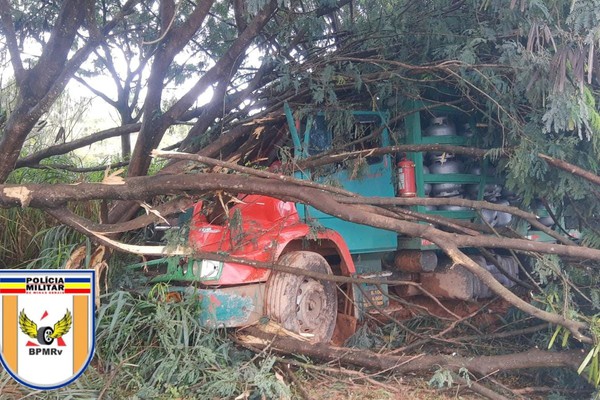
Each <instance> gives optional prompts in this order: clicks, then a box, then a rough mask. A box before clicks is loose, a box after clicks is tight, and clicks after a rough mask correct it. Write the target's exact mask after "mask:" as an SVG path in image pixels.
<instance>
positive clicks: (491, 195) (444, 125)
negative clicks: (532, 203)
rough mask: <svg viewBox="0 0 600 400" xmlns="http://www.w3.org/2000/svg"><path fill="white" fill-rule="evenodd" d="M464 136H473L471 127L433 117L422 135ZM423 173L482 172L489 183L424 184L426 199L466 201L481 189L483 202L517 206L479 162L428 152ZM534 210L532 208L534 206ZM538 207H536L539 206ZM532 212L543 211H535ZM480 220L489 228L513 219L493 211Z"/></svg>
mask: <svg viewBox="0 0 600 400" xmlns="http://www.w3.org/2000/svg"><path fill="white" fill-rule="evenodd" d="M456 135H459V136H463V137H465V138H471V137H472V136H473V130H472V127H471V125H470V124H468V123H467V124H464V125H462V126H461V127H459V129H458V132H457V128H456V126H455V125H454V123H452V121H450V120H449V119H448V117H436V118H433V119H432V121H431V123H430V124H429V126H428V127H427V129H426V130H425V131H424V133H423V136H429V137H435V136H456ZM423 162H424V165H423V173H424V174H471V175H481V174H482V173H484V172H485V175H486V177H489V178H490V179H488V181H490V183H485V184H484V185H483V187H480V186H481V185H480V184H478V183H475V184H461V183H456V182H444V183H434V184H430V183H425V184H424V187H423V189H424V192H425V195H426V196H431V197H438V198H440V197H441V198H467V199H471V200H477V199H478V197H479V194H480V190H482V191H483V196H482V197H483V199H484V200H486V201H489V202H491V203H495V204H501V205H516V204H517V203H518V202H519V201H520V199H519V198H518V197H517V196H516V195H515V193H513V192H511V191H510V190H508V189H507V188H504V187H503V186H502V185H499V184H497V183H492V182H493V181H494V179H493V178H494V177H496V171H495V170H494V168H493V167H490V168H487V169H486V171H482V168H481V163H480V162H479V160H473V159H465V158H462V159H461V158H460V157H459V156H457V155H456V154H452V153H443V152H430V153H427V154H426V155H425V156H424V157H423ZM427 208H428V209H429V210H435V209H439V210H449V211H459V210H465V209H466V208H464V207H460V206H454V205H446V206H439V207H437V208H436V207H435V206H428V207H427ZM534 208H535V207H534ZM538 208H539V207H538ZM534 211H540V212H541V211H542V210H541V209H540V210H534ZM481 216H482V219H483V220H484V222H485V223H487V224H489V225H491V226H497V227H503V226H507V225H508V224H510V222H511V219H512V216H511V214H509V213H503V212H497V211H494V210H482V213H481ZM540 222H542V223H544V224H545V225H547V226H550V225H552V224H553V221H552V219H551V218H541V219H540Z"/></svg>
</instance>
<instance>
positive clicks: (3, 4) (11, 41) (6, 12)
mask: <svg viewBox="0 0 600 400" xmlns="http://www.w3.org/2000/svg"><path fill="white" fill-rule="evenodd" d="M10 11H11V9H10V4H8V1H7V0H0V23H2V32H3V33H4V37H5V38H6V44H7V47H8V51H9V53H10V62H11V64H12V66H13V70H14V74H15V80H16V81H17V85H18V86H21V85H22V83H23V79H24V77H25V70H24V68H23V62H22V61H21V54H20V51H19V44H18V43H17V35H16V33H15V26H14V24H13V21H12V17H11V15H10V14H11V12H10Z"/></svg>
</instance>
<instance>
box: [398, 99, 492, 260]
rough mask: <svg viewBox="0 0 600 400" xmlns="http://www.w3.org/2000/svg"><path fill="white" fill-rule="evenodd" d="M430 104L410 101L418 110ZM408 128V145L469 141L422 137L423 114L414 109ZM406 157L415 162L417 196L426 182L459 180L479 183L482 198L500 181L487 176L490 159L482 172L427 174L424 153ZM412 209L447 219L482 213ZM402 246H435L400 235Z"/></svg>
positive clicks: (446, 111)
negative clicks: (486, 190)
mask: <svg viewBox="0 0 600 400" xmlns="http://www.w3.org/2000/svg"><path fill="white" fill-rule="evenodd" d="M426 105H427V104H426V103H425V102H423V101H413V102H411V104H410V108H411V109H413V110H419V109H422V108H424V107H425V106H426ZM434 110H435V111H436V112H439V113H443V114H450V115H451V114H454V113H456V111H455V110H452V109H450V108H448V107H445V106H440V107H436V108H434ZM404 121H405V128H406V144H450V145H456V146H463V145H466V144H467V143H468V139H467V138H465V137H462V136H455V135H453V136H423V127H422V126H421V113H420V112H419V111H415V112H414V113H412V114H409V115H407V116H406V118H405V120H404ZM406 156H407V158H408V159H409V160H411V161H412V162H414V164H415V180H416V183H417V197H426V196H425V188H424V187H425V184H426V183H458V184H479V191H478V194H477V199H478V200H482V199H483V193H484V188H485V185H486V184H488V183H496V182H498V181H499V180H498V179H495V178H491V177H488V176H486V171H487V169H488V163H487V161H484V162H483V163H482V173H481V175H473V174H425V173H424V171H423V157H424V153H423V152H411V153H407V155H406ZM411 209H412V210H413V211H417V212H419V213H423V214H430V215H438V216H441V217H446V218H453V219H475V218H478V217H479V214H478V213H477V212H476V211H474V210H460V211H450V210H427V209H426V208H425V206H412V207H411ZM398 246H399V248H405V249H420V250H432V249H436V248H437V247H436V246H435V245H432V244H430V243H429V242H427V241H424V240H422V239H421V238H407V237H399V238H398Z"/></svg>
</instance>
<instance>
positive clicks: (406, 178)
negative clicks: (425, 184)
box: [398, 158, 417, 197]
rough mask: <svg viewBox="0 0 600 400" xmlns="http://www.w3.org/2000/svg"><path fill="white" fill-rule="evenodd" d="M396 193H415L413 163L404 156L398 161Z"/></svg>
mask: <svg viewBox="0 0 600 400" xmlns="http://www.w3.org/2000/svg"><path fill="white" fill-rule="evenodd" d="M398 195H399V196H400V197H415V196H416V195H417V184H416V180H415V163H414V162H412V161H410V160H408V159H406V158H404V159H402V161H400V162H399V163H398Z"/></svg>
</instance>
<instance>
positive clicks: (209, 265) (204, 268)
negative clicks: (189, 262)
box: [192, 260, 223, 281]
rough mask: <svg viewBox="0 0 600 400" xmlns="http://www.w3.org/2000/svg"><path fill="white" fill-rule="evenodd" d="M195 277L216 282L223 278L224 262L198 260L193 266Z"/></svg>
mask: <svg viewBox="0 0 600 400" xmlns="http://www.w3.org/2000/svg"><path fill="white" fill-rule="evenodd" d="M192 271H193V273H194V276H196V277H198V278H199V279H200V280H203V281H216V280H217V279H219V278H220V277H221V271H223V262H222V261H214V260H196V261H194V265H193V266H192Z"/></svg>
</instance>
